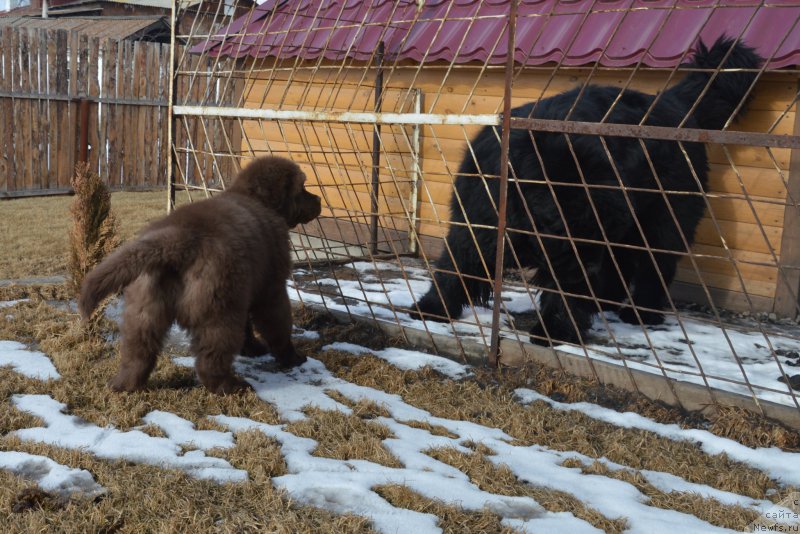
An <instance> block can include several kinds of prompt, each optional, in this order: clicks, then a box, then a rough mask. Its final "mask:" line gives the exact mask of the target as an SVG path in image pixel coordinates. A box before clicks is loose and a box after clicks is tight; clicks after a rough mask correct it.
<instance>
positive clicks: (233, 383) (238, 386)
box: [209, 375, 253, 395]
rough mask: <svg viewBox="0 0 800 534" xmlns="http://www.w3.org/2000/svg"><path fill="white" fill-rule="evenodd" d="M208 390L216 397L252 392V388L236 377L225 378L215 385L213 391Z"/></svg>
mask: <svg viewBox="0 0 800 534" xmlns="http://www.w3.org/2000/svg"><path fill="white" fill-rule="evenodd" d="M209 390H210V391H211V392H212V393H216V394H217V395H234V394H238V393H244V392H246V391H252V390H253V386H251V385H250V383H249V382H247V381H246V380H244V379H242V378H240V377H238V376H236V375H231V376H230V377H227V378H225V379H224V380H221V381H220V382H219V383H217V384H216V387H215V388H214V389H211V388H209Z"/></svg>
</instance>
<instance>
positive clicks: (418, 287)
mask: <svg viewBox="0 0 800 534" xmlns="http://www.w3.org/2000/svg"><path fill="white" fill-rule="evenodd" d="M173 22H174V24H173V28H177V30H176V31H175V32H174V33H173V50H174V51H175V53H174V59H173V65H172V71H173V75H174V77H173V84H172V86H173V87H176V83H177V82H180V84H181V87H186V86H187V85H186V84H187V80H188V84H189V85H188V87H190V89H189V91H188V92H187V91H181V92H178V91H174V90H173V93H172V95H171V98H170V100H171V102H170V109H171V117H172V122H173V127H172V128H173V129H172V132H173V133H172V135H173V139H174V138H176V137H180V138H181V139H185V140H187V141H186V142H182V143H180V144H175V143H173V153H172V155H173V162H172V173H173V174H172V179H171V194H172V195H173V198H174V193H175V190H176V189H177V190H180V189H187V190H193V189H202V190H203V191H204V192H205V193H206V194H213V191H215V190H218V189H221V188H224V186H225V184H226V183H229V182H230V180H232V179H233V178H234V177H233V176H231V175H227V173H226V172H225V171H224V170H225V169H229V168H230V167H231V164H233V166H235V167H241V166H244V165H246V164H247V162H248V161H249V160H250V159H252V158H254V157H257V156H260V155H264V154H274V155H279V156H285V157H289V158H291V159H293V160H295V161H296V162H298V163H300V164H301V167H302V168H303V169H304V171H305V172H306V174H307V175H308V177H309V182H308V187H309V189H310V190H311V191H313V192H315V193H317V194H319V195H320V196H321V197H322V199H323V205H324V206H325V208H324V210H323V214H322V216H321V217H320V218H319V219H318V220H317V221H315V222H313V223H311V224H308V225H305V226H302V227H298V228H297V229H296V231H295V233H294V234H293V245H294V251H295V257H296V262H295V267H296V269H295V273H294V276H293V279H292V280H291V281H290V282H289V286H290V294H291V296H292V298H294V299H296V300H298V301H299V302H302V303H303V304H305V305H309V306H313V307H317V308H322V309H325V310H328V311H330V312H332V313H334V314H336V315H338V316H340V317H345V318H347V319H348V320H363V321H370V322H372V323H374V324H377V325H379V326H380V327H381V328H384V329H386V330H389V331H391V332H393V333H396V334H399V335H403V336H404V337H405V338H406V339H407V340H408V341H409V342H411V343H414V344H420V345H427V346H432V347H433V348H434V349H435V350H437V351H438V352H440V353H443V354H447V355H450V356H453V357H458V358H462V359H467V360H470V361H472V362H475V363H490V364H492V365H504V366H518V365H522V364H524V362H525V361H528V360H533V361H538V362H542V363H545V364H547V365H553V366H557V367H560V368H562V369H564V370H565V371H568V372H571V373H577V374H582V375H584V376H588V377H592V378H596V379H597V380H599V381H600V382H602V383H612V384H616V385H620V386H623V387H627V388H632V389H635V390H638V391H640V392H642V393H644V394H646V395H648V396H650V397H653V398H658V399H660V400H663V401H665V402H668V403H671V404H677V405H680V406H682V407H684V408H687V409H703V408H706V407H708V406H712V407H713V406H714V405H716V404H729V405H730V404H733V405H737V406H743V407H747V408H750V409H755V410H759V411H760V412H761V413H764V414H766V415H769V416H772V417H777V418H779V419H782V420H784V421H786V422H788V423H790V424H792V425H800V403H798V390H797V388H800V384H798V382H800V376H798V374H797V372H795V371H796V369H794V367H796V366H798V365H800V356H798V353H800V335H798V334H800V332H798V327H797V322H796V319H797V317H798V312H800V307H799V306H798V282H799V281H800V231H798V220H799V219H800V207H798V203H797V200H798V196H800V160H798V159H797V154H798V152H797V150H798V149H799V148H800V137H799V136H798V132H799V131H800V130H798V127H797V125H798V123H797V118H796V117H797V113H796V112H797V100H798V96H799V95H798V70H797V65H798V64H800V41H798V38H797V36H798V35H800V31H798V28H797V25H798V22H800V2H780V3H767V2H721V1H708V2H704V1H700V2H696V1H688V0H685V1H682V0H674V1H664V2H661V1H648V0H641V1H638V2H622V1H618V0H594V1H587V2H567V1H545V2H525V1H522V2H506V1H502V2H499V1H490V0H472V1H469V0H463V1H462V0H457V1H448V2H436V1H430V2H418V1H399V2H382V1H377V0H376V1H374V2H356V3H353V2H345V1H341V2H338V1H332V2H311V1H289V2H271V1H265V2H263V3H261V4H259V5H257V6H255V7H252V8H250V7H249V5H248V6H245V5H240V4H239V3H238V2H234V3H233V4H230V3H227V4H226V3H219V4H217V5H216V7H215V8H214V9H210V10H205V11H203V10H200V11H198V10H194V11H190V10H183V9H182V4H181V3H180V2H178V3H176V9H175V14H174V21H173ZM183 45H186V46H183ZM509 50H512V51H513V53H509ZM198 58H200V59H199V60H198ZM198 102H199V104H198ZM223 102H224V104H223ZM211 125H215V126H220V125H222V126H224V128H222V129H223V130H224V131H225V132H229V135H226V138H225V142H224V143H223V144H222V145H223V146H220V143H219V142H218V140H217V142H215V143H211V142H209V141H208V139H207V137H206V136H205V135H204V132H206V131H207V130H208V129H209V128H210V127H211ZM216 129H217V130H219V128H216ZM189 176H191V177H192V179H191V180H189V179H188V178H187V177H189ZM198 179H199V180H200V181H199V182H196V181H195V180H198Z"/></svg>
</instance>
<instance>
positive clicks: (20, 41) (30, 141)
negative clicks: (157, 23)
mask: <svg viewBox="0 0 800 534" xmlns="http://www.w3.org/2000/svg"><path fill="white" fill-rule="evenodd" d="M178 53H179V56H180V57H183V61H182V62H181V65H180V67H179V69H180V70H181V71H183V72H191V73H195V72H197V73H199V74H197V75H184V76H180V77H179V78H178V88H177V89H178V90H177V95H179V100H178V102H179V103H186V104H194V105H196V104H205V105H212V106H218V105H230V104H231V103H235V102H236V101H237V98H239V96H240V94H237V91H236V89H238V88H233V90H231V88H230V87H229V88H227V89H226V90H224V91H223V90H220V84H217V82H216V78H215V77H214V76H207V75H204V74H203V73H204V72H207V71H208V70H209V69H210V67H214V66H216V67H219V66H220V65H219V64H218V63H216V62H215V61H214V60H213V59H202V60H200V59H199V58H198V57H196V56H193V55H189V54H183V50H182V49H179V50H178ZM168 94H169V46H168V45H163V44H158V43H146V42H138V41H136V42H134V41H127V40H122V41H118V40H111V39H103V40H100V39H97V38H88V37H87V36H86V35H80V34H77V33H75V32H67V31H64V30H60V31H48V30H28V29H25V28H2V29H0V197H15V196H33V195H44V194H54V193H63V192H66V191H68V190H69V180H70V176H71V175H72V172H73V169H74V166H75V163H76V162H77V159H78V155H79V153H80V141H81V131H80V123H79V102H80V101H81V100H88V101H89V121H88V127H87V131H86V139H87V144H88V145H89V147H90V148H89V150H88V158H87V159H88V161H89V163H90V165H91V166H92V168H93V169H96V170H97V172H98V173H99V174H100V176H101V177H102V178H103V179H104V180H105V181H106V183H107V184H108V185H109V186H110V187H111V188H113V189H127V190H135V189H150V188H157V187H162V186H163V187H166V177H167V169H166V161H167V124H168V120H169V117H168V112H167V105H168ZM181 122H184V121H183V120H181ZM234 126H236V125H235V124H234V123H233V122H232V121H219V120H216V121H214V120H212V119H201V118H191V119H187V120H186V121H185V124H182V125H177V128H176V130H177V131H176V146H177V147H178V148H179V153H180V152H181V151H182V149H190V148H191V149H194V150H195V151H197V153H198V154H197V156H196V157H195V156H193V157H192V158H191V159H190V158H184V161H183V162H181V161H178V164H179V167H180V169H179V171H178V172H176V178H177V180H178V181H180V182H183V181H184V180H186V181H187V182H188V183H189V184H191V185H198V186H201V185H203V182H204V181H211V182H212V183H216V182H217V181H218V178H219V177H220V176H221V177H227V176H232V175H233V173H235V170H236V167H235V166H236V162H235V161H234V158H233V157H230V153H231V152H232V150H231V147H235V149H236V151H238V150H239V148H240V147H239V146H238V145H236V144H232V140H233V139H240V137H238V136H237V135H236V132H235V129H234ZM237 143H239V144H240V143H241V141H237ZM222 154H224V156H223V155H222ZM179 160H180V158H179Z"/></svg>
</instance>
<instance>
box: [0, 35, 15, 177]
mask: <svg viewBox="0 0 800 534" xmlns="http://www.w3.org/2000/svg"><path fill="white" fill-rule="evenodd" d="M12 31H13V30H12V29H11V28H0V58H2V61H3V65H5V69H6V70H5V75H4V76H2V78H0V91H4V92H7V93H10V92H11V89H12V85H13V75H14V73H13V67H12V65H11V59H12V57H13V52H12V48H11V32H12ZM13 102H14V101H13V99H12V98H0V191H3V192H8V191H11V189H12V187H13V180H14V138H13V135H14V128H13V127H12V126H13V124H14V117H13V112H14V103H13Z"/></svg>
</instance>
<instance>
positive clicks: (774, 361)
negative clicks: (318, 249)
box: [289, 262, 800, 406]
mask: <svg viewBox="0 0 800 534" xmlns="http://www.w3.org/2000/svg"><path fill="white" fill-rule="evenodd" d="M347 266H348V267H351V268H352V269H354V270H355V271H357V272H358V273H359V279H358V280H349V279H339V280H335V279H333V278H321V279H318V280H317V281H316V282H317V284H319V287H322V288H325V287H327V288H328V289H334V288H335V290H336V291H335V293H337V295H327V294H320V293H318V292H316V291H313V288H312V287H310V286H313V284H311V285H306V286H298V285H297V284H294V283H292V282H290V284H289V286H290V295H292V297H293V298H296V299H298V300H301V301H303V302H309V303H317V304H323V303H324V304H325V306H326V307H327V308H329V309H333V310H340V311H348V310H349V312H350V313H352V314H355V315H360V316H364V317H367V318H371V317H373V316H374V317H376V318H377V319H380V320H386V321H389V322H393V323H394V322H399V323H400V324H402V325H405V326H409V327H413V328H418V329H420V330H422V329H424V328H426V327H427V329H428V330H429V331H430V332H431V333H434V334H443V335H459V336H462V337H465V338H470V339H473V340H475V341H478V342H481V343H485V344H487V345H488V343H489V332H490V324H491V314H492V312H491V309H488V308H483V307H478V308H474V309H467V310H465V311H464V314H463V315H462V320H461V321H463V322H456V323H454V324H445V323H437V322H434V321H427V322H426V323H425V324H424V325H423V323H422V321H418V320H415V319H412V318H411V317H410V316H409V315H408V314H406V313H402V312H399V311H398V312H395V311H392V309H391V308H392V307H393V308H411V307H412V306H413V304H414V302H415V300H416V299H417V298H419V297H421V296H422V295H424V294H425V292H427V290H428V288H429V287H430V277H429V276H428V271H426V270H425V269H420V268H416V267H409V266H404V267H403V270H404V271H405V273H406V276H407V278H405V279H404V278H403V276H402V275H401V274H400V272H399V271H398V266H397V265H396V264H392V263H381V262H377V263H372V262H355V263H351V264H348V265H347ZM297 274H299V275H303V274H309V273H308V272H307V271H299V272H298V273H297ZM338 294H341V296H339V295H338ZM532 297H533V298H532ZM503 301H504V311H505V312H507V313H503V314H502V317H501V321H502V325H503V328H504V331H503V332H501V335H503V336H506V337H513V336H515V334H514V333H513V332H512V331H511V329H510V327H509V324H512V322H511V320H510V319H509V316H508V313H510V314H514V313H524V312H529V311H532V310H533V303H534V302H535V301H536V297H535V295H529V294H528V292H527V291H525V290H524V288H521V287H516V288H515V287H508V288H504V290H503ZM367 303H370V304H372V305H371V306H370V305H369V304H367ZM522 339H526V336H525V335H524V333H522ZM555 348H557V349H559V350H561V351H564V352H570V353H573V354H577V355H581V356H583V355H588V356H589V357H591V358H595V359H598V360H603V361H608V362H612V363H617V364H620V360H622V359H624V360H626V362H627V364H628V366H629V367H630V368H633V369H640V370H643V371H647V372H650V373H656V374H662V371H661V369H662V368H663V369H664V370H665V373H666V375H667V376H669V377H670V378H674V379H676V380H682V381H687V382H693V383H696V384H705V382H704V380H703V375H705V376H706V378H707V379H708V383H709V385H710V386H711V387H714V388H719V389H723V390H727V391H732V392H735V393H740V394H743V395H747V396H752V395H753V394H755V395H757V396H758V397H759V398H760V399H764V400H768V401H772V402H776V403H780V404H785V405H788V406H798V405H800V391H797V390H794V391H793V390H792V389H791V388H790V387H789V386H788V385H787V384H786V383H785V382H782V381H779V380H778V378H780V377H783V376H784V374H785V375H786V376H787V377H791V376H793V375H796V374H798V373H800V369H798V366H800V329H798V331H797V333H796V335H781V334H777V333H768V332H767V331H766V330H765V329H760V328H759V327H758V326H757V325H756V324H755V323H754V324H753V326H752V328H750V329H749V330H739V329H734V328H732V327H730V326H727V327H723V326H719V325H716V324H712V323H710V322H707V321H701V320H699V319H696V318H692V317H689V316H685V315H684V316H682V317H681V318H680V321H679V320H678V319H677V318H676V317H671V316H668V317H667V319H666V321H665V323H664V324H662V325H658V326H648V327H644V328H643V327H641V326H634V325H630V324H627V323H623V322H622V321H620V320H619V318H618V317H617V314H616V313H614V312H606V313H605V314H604V315H603V316H598V317H596V318H595V320H594V324H593V326H592V329H591V331H590V344H588V345H587V346H586V347H580V346H575V345H559V346H557V347H555Z"/></svg>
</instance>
